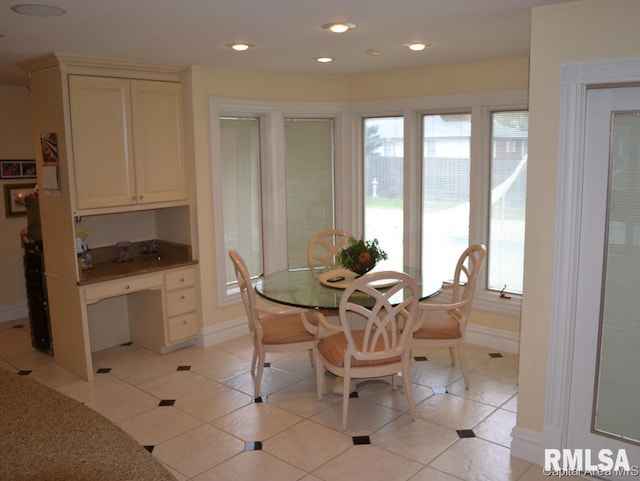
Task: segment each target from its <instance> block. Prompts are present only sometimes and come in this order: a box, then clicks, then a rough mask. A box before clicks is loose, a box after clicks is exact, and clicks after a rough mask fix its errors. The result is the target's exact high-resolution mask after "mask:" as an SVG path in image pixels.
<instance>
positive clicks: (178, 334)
mask: <svg viewBox="0 0 640 481" xmlns="http://www.w3.org/2000/svg"><path fill="white" fill-rule="evenodd" d="M168 327H169V343H173V342H176V341H180V340H182V339H187V338H189V337H195V336H196V335H197V334H198V317H197V316H196V313H195V312H190V313H188V314H184V315H182V316H176V317H171V318H170V319H169V320H168Z"/></svg>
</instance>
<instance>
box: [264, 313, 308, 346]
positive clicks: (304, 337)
mask: <svg viewBox="0 0 640 481" xmlns="http://www.w3.org/2000/svg"><path fill="white" fill-rule="evenodd" d="M260 324H262V331H263V334H264V336H263V338H262V343H263V344H291V343H294V342H305V341H313V338H314V336H313V334H311V333H310V332H309V331H307V330H306V329H305V327H304V324H302V320H301V319H300V314H286V315H277V316H276V315H271V316H265V317H263V318H262V319H260Z"/></svg>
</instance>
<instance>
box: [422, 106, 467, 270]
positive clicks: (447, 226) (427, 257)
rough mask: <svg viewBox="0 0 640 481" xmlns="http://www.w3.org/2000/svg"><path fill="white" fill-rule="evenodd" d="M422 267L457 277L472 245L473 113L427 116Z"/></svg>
mask: <svg viewBox="0 0 640 481" xmlns="http://www.w3.org/2000/svg"><path fill="white" fill-rule="evenodd" d="M422 145H423V146H426V148H425V150H424V151H425V154H424V155H423V159H422V199H423V202H422V268H423V269H424V270H429V271H430V272H433V273H436V274H435V275H437V276H438V277H439V278H441V279H443V280H452V276H453V270H454V269H453V267H454V266H455V265H456V262H457V261H458V257H460V253H461V252H462V251H463V250H464V249H465V248H466V247H467V246H468V245H469V202H470V193H469V187H470V185H471V114H468V113H465V114H458V113H456V114H435V115H424V116H423V117H422Z"/></svg>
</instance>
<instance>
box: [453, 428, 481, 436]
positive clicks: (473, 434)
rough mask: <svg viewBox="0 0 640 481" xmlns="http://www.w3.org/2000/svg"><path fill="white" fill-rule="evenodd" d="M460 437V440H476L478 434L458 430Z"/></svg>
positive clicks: (466, 430)
mask: <svg viewBox="0 0 640 481" xmlns="http://www.w3.org/2000/svg"><path fill="white" fill-rule="evenodd" d="M456 432H457V433H458V436H459V437H460V438H475V437H476V433H474V432H473V429H456Z"/></svg>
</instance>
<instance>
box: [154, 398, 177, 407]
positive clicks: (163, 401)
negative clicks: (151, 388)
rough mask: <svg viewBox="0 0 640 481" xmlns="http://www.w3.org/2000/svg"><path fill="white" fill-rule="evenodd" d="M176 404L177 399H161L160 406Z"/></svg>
mask: <svg viewBox="0 0 640 481" xmlns="http://www.w3.org/2000/svg"><path fill="white" fill-rule="evenodd" d="M175 403H176V400H175V399H161V400H160V403H159V404H158V406H173V405H174V404H175Z"/></svg>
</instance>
